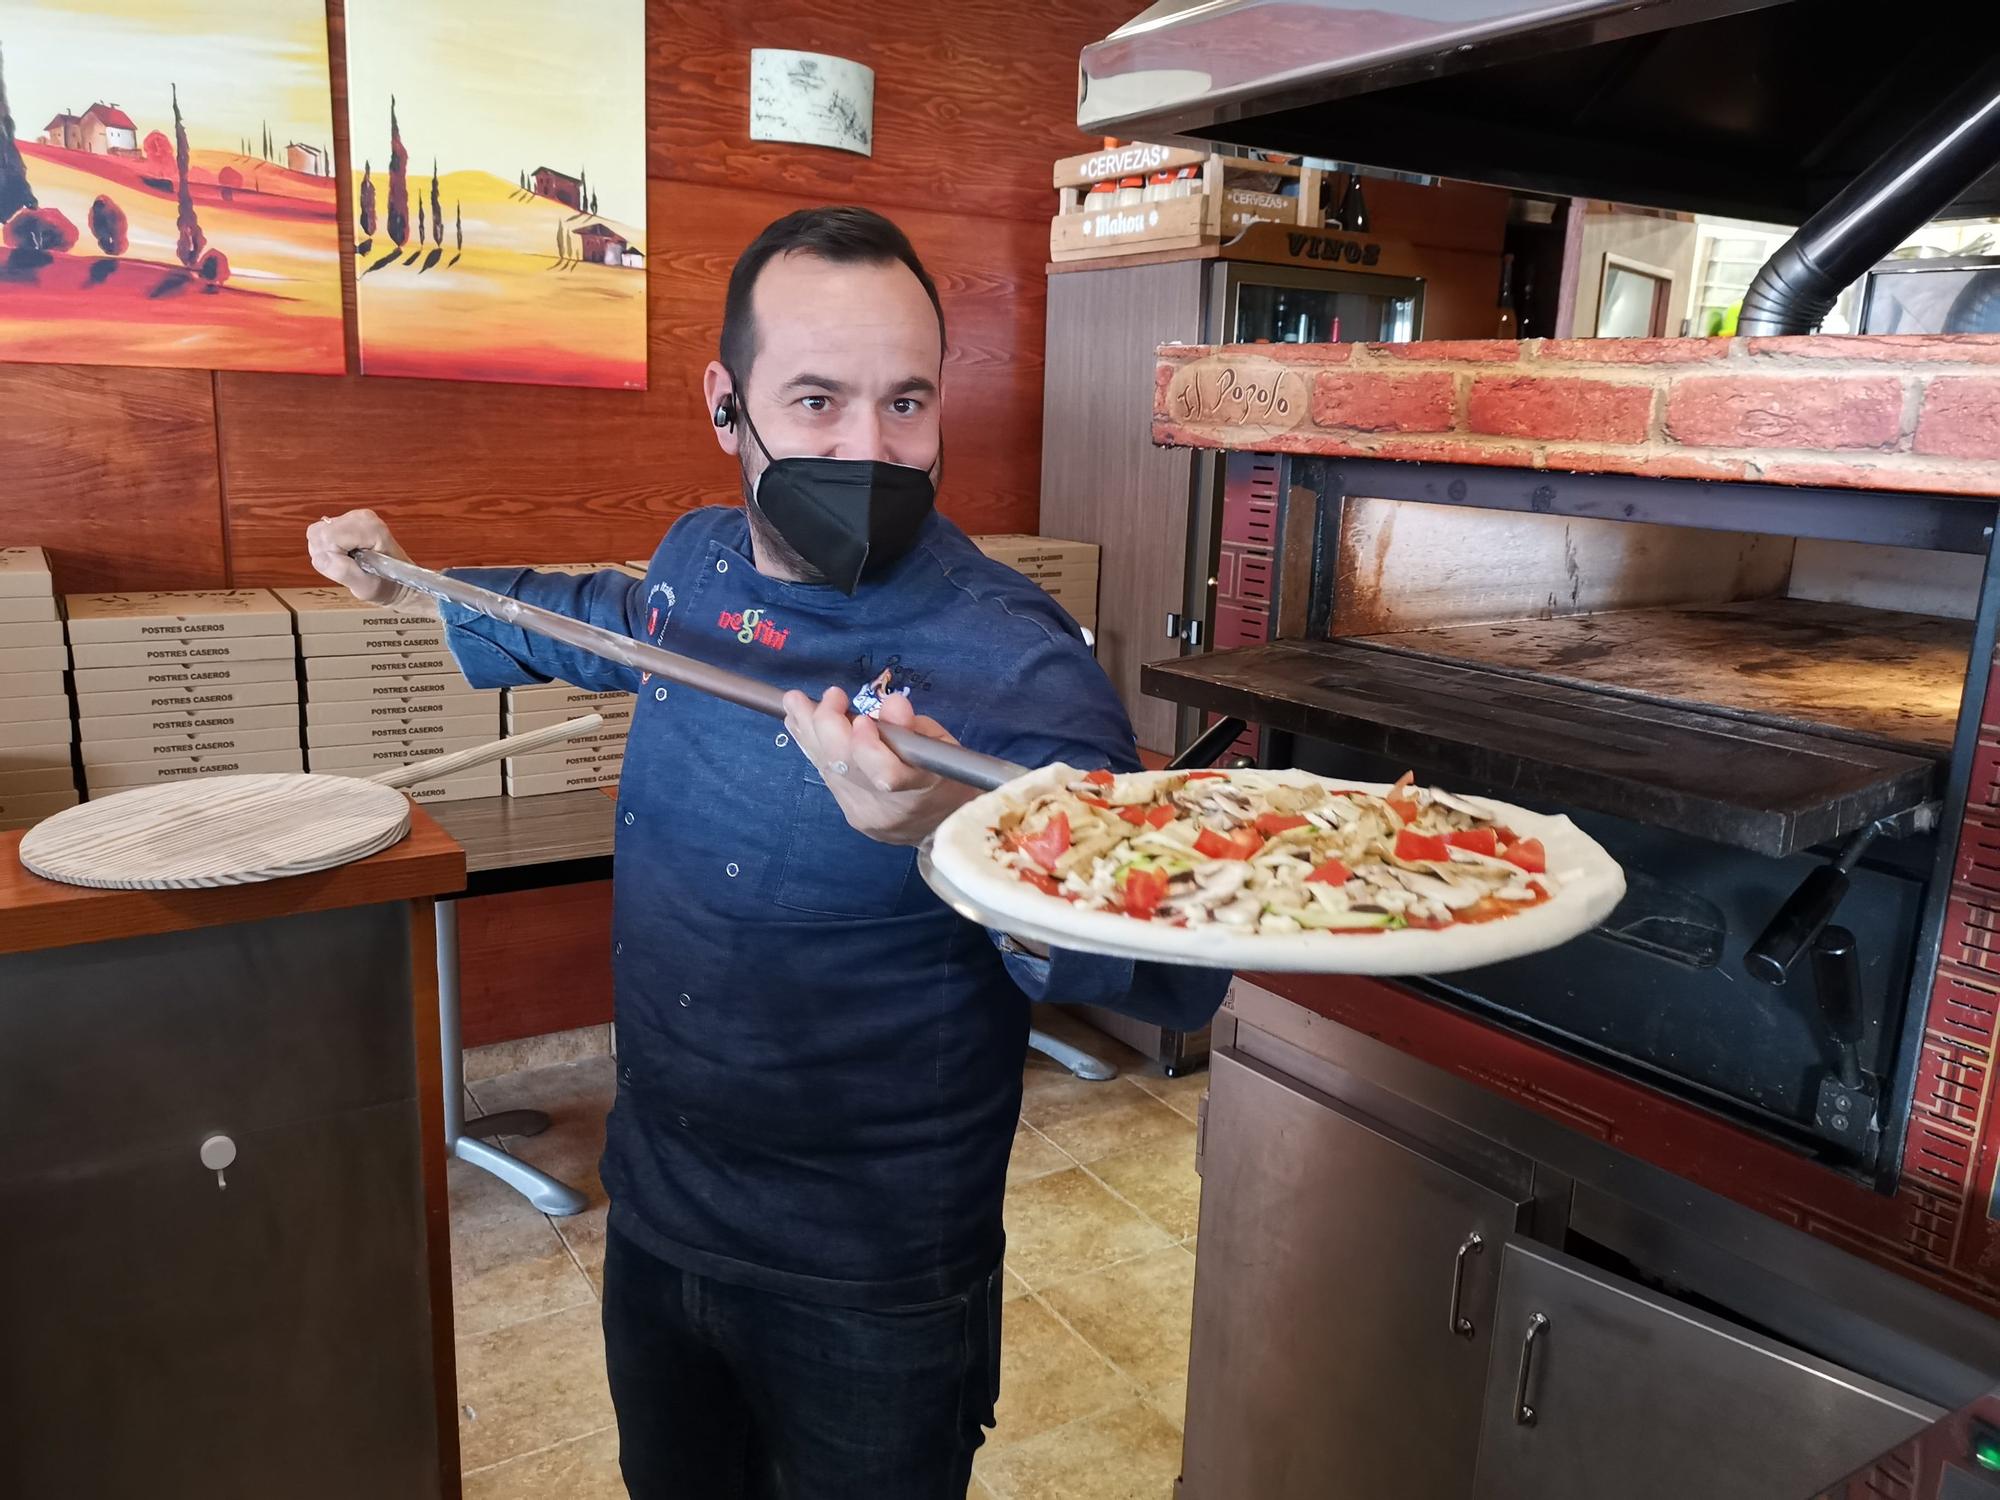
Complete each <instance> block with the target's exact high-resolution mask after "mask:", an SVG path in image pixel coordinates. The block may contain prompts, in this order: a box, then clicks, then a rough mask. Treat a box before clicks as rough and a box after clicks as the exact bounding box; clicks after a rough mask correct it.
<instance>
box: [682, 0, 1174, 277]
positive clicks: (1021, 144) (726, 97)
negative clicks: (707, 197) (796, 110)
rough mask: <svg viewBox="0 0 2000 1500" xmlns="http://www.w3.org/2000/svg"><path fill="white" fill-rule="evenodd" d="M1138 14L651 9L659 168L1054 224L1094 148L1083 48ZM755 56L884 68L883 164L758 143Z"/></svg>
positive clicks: (879, 136)
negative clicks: (778, 50)
mask: <svg viewBox="0 0 2000 1500" xmlns="http://www.w3.org/2000/svg"><path fill="white" fill-rule="evenodd" d="M1142 8H1143V6H1142V4H1141V0H1027V3H1025V4H1023V3H1016V0H954V3H953V4H950V5H914V6H904V7H902V8H900V9H897V10H893V11H885V10H882V9H880V8H878V7H874V6H869V5H865V4H840V3H833V4H829V3H826V0H764V3H762V4H759V5H755V6H730V5H692V4H668V3H664V0H652V3H650V4H649V5H648V6H647V42H646V46H647V95H648V97H649V99H650V101H651V104H652V111H651V116H650V119H649V121H648V126H647V145H648V161H647V173H648V175H650V176H653V177H662V178H672V179H676V180H679V181H684V182H692V183H698V184H700V185H702V186H705V187H743V188H758V189H762V190H764V191H766V192H771V193H776V194H780V195H783V196H786V197H790V198H794V199H797V200H799V201H801V202H853V203H866V204H868V205H870V206H872V207H876V208H881V209H884V210H887V209H890V208H931V209H941V210H945V211H947V212H952V213H960V214H970V215H973V216H976V217H980V218H1008V219H1022V220H1028V221H1032V222H1040V223H1042V224H1043V225H1044V227H1045V228H1046V221H1047V220H1048V218H1049V217H1050V215H1052V214H1053V213H1054V212H1055V209H1056V200H1055V190H1054V188H1053V187H1052V186H1051V185H1050V180H1049V174H1050V170H1051V168H1053V167H1054V165H1055V163H1056V161H1057V160H1058V159H1059V158H1061V157H1064V156H1068V155H1072V154H1074V153H1076V152H1078V151H1082V150H1087V149H1089V147H1090V145H1091V143H1092V139H1093V138H1090V137H1086V136H1083V135H1081V134H1080V133H1079V132H1078V131H1077V129H1076V123H1075V122H1076V83H1077V58H1078V54H1079V53H1081V52H1082V50H1083V48H1084V47H1085V46H1086V45H1087V44H1089V43H1091V42H1094V41H1098V40H1101V39H1102V38H1103V37H1105V36H1107V35H1109V34H1110V32H1111V31H1113V30H1114V29H1115V28H1117V27H1118V26H1121V25H1123V24H1124V23H1125V22H1126V21H1129V20H1130V19H1132V17H1133V16H1134V15H1135V14H1137V13H1138V11H1139V10H1141V9H1142ZM752 47H791V48H796V49H798V50H800V51H806V52H829V53H833V54H834V55H836V56H839V57H846V58H851V59H853V60H854V61H856V62H859V63H865V64H866V65H867V66H869V67H871V68H873V69H874V70H875V154H874V156H873V157H863V156H856V155H853V154H851V153H848V152H842V151H830V150H811V149H799V148H796V147H786V146H773V145H771V144H769V143H766V142H752V141H751V140H750V138H749V136H750V112H749V108H748V105H747V103H746V102H745V101H746V100H747V98H748V94H749V77H750V49H751V48H752ZM1044 241H1045V242H1046V234H1045V235H1044ZM1043 248H1044V249H1046V243H1044V247H1043Z"/></svg>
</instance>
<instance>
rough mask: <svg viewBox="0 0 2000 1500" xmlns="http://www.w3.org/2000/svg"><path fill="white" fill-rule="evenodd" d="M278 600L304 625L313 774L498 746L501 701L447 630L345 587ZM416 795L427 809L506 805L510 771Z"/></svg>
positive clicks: (291, 593)
mask: <svg viewBox="0 0 2000 1500" xmlns="http://www.w3.org/2000/svg"><path fill="white" fill-rule="evenodd" d="M278 598H279V599H280V600H281V601H283V604H284V606H285V608H287V609H289V610H290V611H291V613H292V615H293V617H294V618H295V619H296V620H297V622H298V634H299V657H300V661H301V663H302V664H303V666H304V669H305V713H306V768H307V769H308V770H311V771H325V772H332V773H334V774H337V775H343V776H374V775H378V774H379V773H381V772H383V771H390V770H394V769H395V768H396V767H398V766H403V765H408V764H409V763H410V762H412V761H419V760H426V759H428V758H430V757H431V756H434V755H444V754H448V753H449V752H451V751H454V750H469V749H471V748H472V747H473V746H474V745H484V744H487V743H489V742H490V741H492V740H493V739H495V738H497V737H498V735H499V729H500V704H499V698H500V692H499V690H498V689H497V688H494V689H486V690H481V689H478V688H475V687H473V686H472V685H471V684H470V683H469V682H467V681H466V680H465V676H464V674H463V673H461V672H460V671H459V669H458V662H457V661H456V659H454V658H453V656H452V654H451V648H450V647H449V646H447V645H446V644H445V640H444V624H443V622H441V621H439V620H436V619H433V618H430V617H428V616H425V615H417V614H403V613H400V612H398V611H396V610H393V609H390V608H389V607H388V606H387V605H382V604H369V603H366V602H364V601H363V600H360V599H357V598H355V597H354V596H353V595H352V594H350V593H349V592H348V591H347V590H346V589H344V588H340V587H337V586H326V587H319V588H297V589H280V590H278ZM406 790H407V792H408V793H409V795H410V797H411V799H412V800H413V801H417V802H457V801H461V800H463V799H465V798H467V797H497V796H499V795H500V768H499V767H498V766H496V765H491V764H488V765H484V766H478V767H475V768H474V769H472V770H470V771H461V772H460V773H459V774H457V775H455V776H447V777H444V778H443V779H441V780H437V781H426V782H421V783H419V784H418V785H416V786H413V787H408V788H406Z"/></svg>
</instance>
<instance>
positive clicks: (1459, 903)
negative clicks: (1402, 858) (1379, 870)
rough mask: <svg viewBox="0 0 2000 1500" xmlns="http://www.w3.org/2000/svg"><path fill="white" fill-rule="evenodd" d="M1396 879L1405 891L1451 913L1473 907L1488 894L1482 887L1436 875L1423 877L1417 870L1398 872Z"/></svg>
mask: <svg viewBox="0 0 2000 1500" xmlns="http://www.w3.org/2000/svg"><path fill="white" fill-rule="evenodd" d="M1396 879H1397V880H1399V881H1401V882H1402V884H1403V887H1404V889H1406V890H1410V891H1414V892H1415V893H1416V894H1417V895H1419V896H1422V897H1424V898H1425V899H1426V900H1428V901H1435V902H1436V903H1437V904H1438V905H1440V906H1442V907H1445V908H1447V909H1449V910H1451V911H1458V910H1461V909H1462V908H1464V907H1467V906H1471V905H1472V904H1473V903H1474V902H1476V901H1478V900H1479V898H1480V897H1481V896H1483V895H1485V894H1486V893H1485V891H1484V890H1483V889H1482V888H1481V887H1479V886H1477V885H1474V884H1472V883H1471V882H1469V881H1462V880H1440V879H1439V878H1438V877H1437V876H1435V875H1421V874H1418V873H1417V872H1416V871H1415V870H1398V871H1396Z"/></svg>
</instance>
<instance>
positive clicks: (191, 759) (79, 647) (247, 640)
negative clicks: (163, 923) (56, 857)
mask: <svg viewBox="0 0 2000 1500" xmlns="http://www.w3.org/2000/svg"><path fill="white" fill-rule="evenodd" d="M63 603H64V607H65V612H66V613H67V614H68V616H69V641H70V655H71V658H72V659H73V661H74V664H75V678H74V681H75V684H76V723H77V739H78V745H79V753H80V756H81V759H82V761H83V780H84V786H85V789H86V790H87V792H88V793H89V795H90V796H92V797H102V796H105V795H107V794H108V793H111V792H118V791H123V790H125V789H126V788H128V787H137V786H155V785H158V784H160V783H161V782H168V781H188V780H193V779H196V778H199V777H203V776H217V775H228V774H235V773H238V772H257V771H297V770H299V769H300V767H301V765H302V761H301V758H300V754H299V685H298V675H297V670H296V667H295V665H294V646H293V642H292V617H291V615H290V613H288V612H287V611H286V609H285V607H284V605H282V604H280V603H279V602H278V598H277V596H276V595H275V594H273V593H271V591H270V590H268V589H187V590H179V591H174V592H148V591H133V592H127V593H117V594H70V595H68V596H67V597H66V598H65V599H64V601H63Z"/></svg>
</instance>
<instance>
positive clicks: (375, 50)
mask: <svg viewBox="0 0 2000 1500" xmlns="http://www.w3.org/2000/svg"><path fill="white" fill-rule="evenodd" d="M346 16H347V93H348V116H349V118H348V141H349V150H350V157H351V161H352V165H353V176H352V181H351V182H350V184H349V189H350V191H351V192H352V193H353V208H354V223H355V236H354V237H355V247H354V248H355V254H354V284H355V302H356V305H357V309H358V312H359V315H360V323H361V326H360V344H361V373H362V374H364V375H415V376H429V377H434V378H443V379H453V380H497V381H513V382H521V383H527V384H535V385H583V386H605V387H610V388H612V389H619V390H643V389H645V385H646V248H647V247H646V161H645V151H646V106H645V77H644V63H645V6H644V4H643V0H593V3H592V4H590V5H587V6H575V7H564V8H559V9H556V10H552V9H551V8H550V7H549V6H548V5H546V4H545V3H543V0H425V3H424V4H422V5H418V6H412V5H410V4H409V3H408V0H347V10H346Z"/></svg>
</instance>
